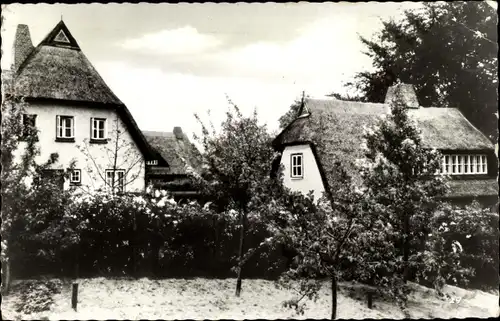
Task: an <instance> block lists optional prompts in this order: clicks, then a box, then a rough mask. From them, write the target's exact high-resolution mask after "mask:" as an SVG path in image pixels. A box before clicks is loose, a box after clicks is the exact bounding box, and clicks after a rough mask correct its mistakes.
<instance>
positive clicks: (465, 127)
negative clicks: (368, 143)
mask: <svg viewBox="0 0 500 321" xmlns="http://www.w3.org/2000/svg"><path fill="white" fill-rule="evenodd" d="M389 110H390V106H389V105H387V104H375V103H360V102H349V101H342V100H336V99H306V100H305V102H304V107H303V108H301V111H300V112H299V115H301V116H300V117H298V118H297V119H296V120H295V121H293V122H292V123H291V124H290V125H289V126H288V127H286V128H285V129H284V130H283V131H282V132H281V133H280V134H279V135H278V137H276V139H275V140H274V142H273V145H274V146H275V148H277V149H281V148H283V147H284V146H286V145H293V144H298V143H310V144H311V146H313V147H314V152H315V153H316V155H317V156H316V157H317V158H318V161H319V166H320V170H321V171H322V172H323V175H324V176H325V178H324V179H325V183H327V184H329V182H333V180H334V179H335V178H334V177H331V173H332V171H333V166H334V164H335V162H337V161H338V162H340V163H342V165H343V166H344V168H345V170H346V171H347V172H348V173H349V174H350V176H351V177H352V178H353V179H354V180H359V174H358V170H357V169H356V167H355V161H356V159H359V158H362V157H363V152H362V150H361V143H362V135H363V128H365V127H370V126H372V125H374V124H376V123H377V122H378V121H379V117H380V116H382V115H383V114H386V113H388V112H389ZM408 112H409V115H410V117H412V118H413V119H414V120H415V121H416V123H417V125H418V126H419V128H420V129H421V130H422V134H423V140H424V144H426V145H427V146H428V147H431V148H436V149H440V150H492V151H493V150H494V147H493V145H492V144H491V142H490V141H489V140H488V139H487V138H486V137H485V136H484V135H483V134H482V133H481V132H480V131H479V130H477V129H476V128H475V127H474V126H472V125H471V124H470V123H469V121H467V119H466V118H465V117H464V116H463V115H462V114H461V113H460V111H459V110H457V109H456V108H437V107H420V108H418V109H409V110H408ZM320 137H321V139H319V138H320ZM319 141H323V142H324V146H316V143H317V142H319Z"/></svg>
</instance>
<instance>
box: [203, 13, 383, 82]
mask: <svg viewBox="0 0 500 321" xmlns="http://www.w3.org/2000/svg"><path fill="white" fill-rule="evenodd" d="M374 19H376V18H374ZM376 22H378V21H376ZM364 24H365V23H362V22H360V21H358V20H357V19H355V18H353V17H352V16H347V17H336V19H330V18H328V19H323V20H319V21H316V22H315V23H313V24H310V25H308V26H306V27H304V28H302V29H300V30H299V32H300V33H299V36H297V37H296V38H295V39H293V40H291V41H288V42H285V43H273V42H266V41H261V42H255V43H251V44H248V45H246V46H243V47H239V48H234V49H230V50H226V51H220V52H217V53H212V54H211V59H212V60H214V62H215V63H216V64H218V65H221V66H222V65H225V66H226V67H225V69H227V70H231V71H232V73H233V74H236V73H237V74H240V75H248V76H255V77H266V76H267V77H271V78H273V79H279V78H282V79H288V80H289V81H290V82H292V83H294V82H309V83H310V82H325V81H330V84H329V85H330V87H331V88H332V85H334V84H333V83H332V81H338V80H339V79H340V78H343V79H345V78H349V77H351V76H352V75H354V74H355V73H356V72H359V71H362V70H366V69H370V68H371V60H370V58H369V57H367V56H365V55H364V54H363V53H362V50H363V45H362V43H361V42H360V41H359V38H358V35H357V34H356V33H354V32H342V30H358V31H363V34H364V35H365V36H366V33H367V32H368V36H369V35H370V34H371V32H372V30H373V29H374V28H373V22H372V21H370V23H366V25H367V26H368V25H369V26H370V29H369V30H366V31H367V32H366V31H365V30H362V29H363V25H364ZM365 29H366V28H365Z"/></svg>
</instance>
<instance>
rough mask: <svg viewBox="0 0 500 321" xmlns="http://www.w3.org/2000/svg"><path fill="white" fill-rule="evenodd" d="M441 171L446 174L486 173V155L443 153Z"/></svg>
mask: <svg viewBox="0 0 500 321" xmlns="http://www.w3.org/2000/svg"><path fill="white" fill-rule="evenodd" d="M441 173H442V174H448V175H478V174H488V163H487V157H486V155H444V156H443V158H442V164H441Z"/></svg>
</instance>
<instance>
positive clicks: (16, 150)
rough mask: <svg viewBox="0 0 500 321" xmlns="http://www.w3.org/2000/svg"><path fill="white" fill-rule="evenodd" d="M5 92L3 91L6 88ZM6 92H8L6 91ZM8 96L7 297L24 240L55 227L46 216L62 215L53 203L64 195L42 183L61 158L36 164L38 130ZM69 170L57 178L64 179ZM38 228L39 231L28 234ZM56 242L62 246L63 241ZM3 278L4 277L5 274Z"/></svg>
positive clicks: (5, 170) (4, 168) (4, 102)
mask: <svg viewBox="0 0 500 321" xmlns="http://www.w3.org/2000/svg"><path fill="white" fill-rule="evenodd" d="M2 89H3V90H2V91H4V90H5V87H4V88H2ZM5 92H9V91H8V90H5ZM5 92H3V94H4V96H3V100H2V107H1V108H2V153H1V162H2V172H1V180H2V186H1V192H2V226H1V233H2V256H1V258H2V264H3V265H4V268H5V271H6V273H5V282H4V283H3V284H4V290H5V292H6V293H7V292H8V290H9V285H10V282H11V262H12V259H13V257H16V256H18V255H21V254H22V253H23V249H21V247H20V243H22V239H23V238H26V237H31V238H32V239H33V238H37V237H42V238H43V235H42V234H41V233H45V232H46V228H39V227H40V226H41V225H43V224H51V223H53V221H51V220H47V214H48V213H49V212H51V211H52V212H53V211H54V210H55V211H57V212H60V205H61V204H59V203H58V202H57V201H56V202H53V201H54V199H55V198H58V197H59V196H61V197H62V195H63V193H60V191H59V187H58V186H57V187H56V186H55V185H54V182H53V181H50V180H49V181H47V180H44V181H42V178H43V177H42V175H43V173H44V171H45V170H47V169H50V168H51V167H52V166H53V165H54V164H55V163H56V162H57V160H58V155H57V154H51V155H50V157H49V159H48V160H47V161H46V162H45V163H42V164H39V163H37V162H36V158H37V156H39V155H40V149H39V146H38V145H37V141H38V139H37V136H38V134H37V129H36V128H35V127H32V126H25V124H23V123H22V121H21V119H22V115H23V114H24V113H25V110H26V103H25V102H24V100H23V99H22V98H19V97H15V96H12V95H9V94H5ZM70 169H71V165H70ZM70 169H69V170H70ZM69 170H67V171H66V172H63V173H61V174H58V175H61V177H60V178H61V179H64V177H66V176H67V175H68V173H69ZM58 175H56V176H58ZM56 179H57V177H56ZM64 195H66V194H64ZM56 196H57V197H56ZM35 199H38V202H33V200H35ZM39 214H40V215H39ZM56 221H57V225H55V226H57V227H58V228H63V224H60V221H59V220H56ZM40 222H42V223H43V224H40ZM35 226H36V227H38V228H37V229H34V230H32V231H29V230H30V228H32V227H35ZM54 241H55V242H56V243H59V242H60V241H61V240H60V239H57V240H54ZM53 244H54V243H53ZM2 276H3V277H4V274H2Z"/></svg>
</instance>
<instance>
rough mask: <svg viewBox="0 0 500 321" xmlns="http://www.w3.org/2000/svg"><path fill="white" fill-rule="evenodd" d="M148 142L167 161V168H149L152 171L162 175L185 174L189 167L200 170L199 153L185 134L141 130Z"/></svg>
mask: <svg viewBox="0 0 500 321" xmlns="http://www.w3.org/2000/svg"><path fill="white" fill-rule="evenodd" d="M143 134H144V136H145V137H146V140H147V141H148V143H149V144H150V145H151V147H153V148H154V149H155V150H156V151H157V152H158V153H159V154H160V155H161V156H162V157H163V158H164V159H165V160H166V161H167V162H168V165H169V166H168V168H158V169H154V167H153V168H151V171H152V173H153V172H154V173H156V174H163V175H187V174H188V173H189V168H191V169H192V170H194V171H195V172H198V173H199V172H200V171H201V153H200V152H199V150H198V149H197V148H196V146H195V145H194V144H192V143H191V142H190V141H189V138H188V137H187V135H186V134H184V133H182V131H181V133H180V134H179V133H178V134H177V135H175V134H174V133H173V132H154V131H143Z"/></svg>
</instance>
